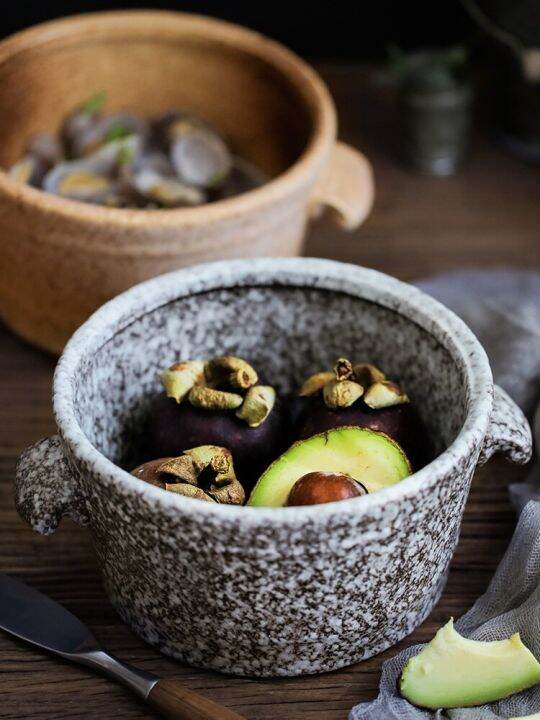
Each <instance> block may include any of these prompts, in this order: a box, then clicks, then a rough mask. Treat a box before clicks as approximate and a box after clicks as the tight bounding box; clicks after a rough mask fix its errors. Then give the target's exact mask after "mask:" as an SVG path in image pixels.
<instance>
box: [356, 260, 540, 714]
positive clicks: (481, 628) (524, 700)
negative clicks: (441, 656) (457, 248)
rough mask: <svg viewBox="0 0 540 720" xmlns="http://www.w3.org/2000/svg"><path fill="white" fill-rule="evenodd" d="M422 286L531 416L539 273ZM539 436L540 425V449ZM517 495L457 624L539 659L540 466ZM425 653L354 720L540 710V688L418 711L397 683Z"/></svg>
mask: <svg viewBox="0 0 540 720" xmlns="http://www.w3.org/2000/svg"><path fill="white" fill-rule="evenodd" d="M419 286H420V287H421V288H422V289H423V290H425V291H426V292H428V293H429V294H431V295H433V296H434V297H436V298H438V299H439V300H441V301H442V302H443V303H444V304H445V305H447V306H448V307H450V308H452V309H453V310H454V311H455V312H456V313H457V314H458V315H460V316H461V317H462V318H463V320H465V322H466V323H467V324H468V325H469V326H470V327H471V328H472V330H473V331H474V332H475V333H476V335H477V336H478V338H479V340H480V342H481V343H482V344H483V345H484V348H485V349H486V351H487V353H488V355H489V358H490V362H491V367H492V369H493V375H494V378H495V381H496V382H497V383H498V384H499V385H501V386H502V387H504V389H505V390H506V391H507V392H508V393H509V394H510V395H511V396H512V397H513V398H514V399H515V400H516V401H517V402H518V403H519V404H520V405H521V407H522V408H523V409H524V411H525V412H526V413H527V414H528V415H529V417H531V416H532V415H533V414H534V411H535V406H536V404H537V402H538V398H539V395H540V274H538V273H533V272H527V271H520V270H516V271H505V270H495V271H489V270H486V271H475V270H468V271H459V272H455V273H448V274H445V275H441V276H438V277H435V278H433V279H429V280H426V281H424V282H421V283H419ZM538 417H540V410H539V411H538ZM539 434H540V420H539V421H538V424H537V426H536V436H537V440H536V441H537V443H538V444H539V445H540V437H539ZM537 446H538V445H537ZM510 492H511V498H512V502H513V503H514V505H515V507H516V509H517V510H518V512H519V511H521V510H522V509H523V508H524V509H523V512H522V514H521V517H520V520H519V523H518V526H517V528H516V531H515V533H514V537H513V538H512V542H511V544H510V546H509V548H508V550H507V552H506V554H505V556H504V558H503V559H502V561H501V563H500V565H499V567H498V569H497V571H496V573H495V575H494V577H493V580H492V581H491V584H490V586H489V588H488V590H487V592H486V593H485V594H484V595H482V597H481V598H479V599H478V600H477V601H476V603H475V604H474V605H473V607H472V608H471V609H470V610H469V611H468V612H467V613H466V614H465V615H464V616H463V617H462V618H461V619H460V620H458V621H456V624H455V625H456V629H457V630H458V631H459V632H460V633H462V634H463V635H465V636H466V637H469V638H472V639H474V640H501V639H503V638H506V637H509V636H510V635H512V634H513V633H515V632H519V633H521V636H522V639H523V641H524V643H525V644H526V645H527V647H528V648H529V649H530V650H531V651H532V652H533V653H534V655H535V656H536V657H537V658H540V502H537V501H535V500H534V498H538V499H540V464H537V465H536V466H534V467H533V470H532V471H531V474H530V476H529V478H528V480H527V482H525V483H519V484H515V485H512V486H511V488H510ZM531 498H532V499H531ZM422 647H423V646H422V645H417V646H415V647H411V648H408V649H407V650H404V651H403V652H401V653H399V654H398V655H396V657H394V658H392V659H391V660H388V661H387V662H385V663H384V665H383V669H382V675H381V682H380V691H379V696H378V697H377V699H376V700H374V701H373V702H369V703H362V704H361V705H357V706H356V707H355V708H353V709H352V710H351V713H350V716H349V720H439V719H442V718H450V719H451V720H500V719H501V718H509V717H513V716H514V717H515V716H523V715H528V714H531V713H535V712H539V711H540V686H538V687H535V688H532V689H531V690H528V691H526V692H522V693H519V694H518V695H515V696H513V697H511V698H508V699H506V700H502V701H500V702H498V703H492V704H491V705H489V706H483V707H481V708H478V707H476V708H460V709H453V710H445V711H443V710H439V711H437V712H431V711H428V710H422V709H420V708H417V707H414V706H413V705H411V704H410V703H409V702H407V701H406V700H404V699H403V698H402V697H401V696H400V695H399V692H398V679H399V676H400V674H401V671H402V669H403V666H404V665H405V663H406V662H407V660H408V659H409V658H410V657H412V656H413V655H416V654H417V653H418V652H419V651H420V650H421V648H422Z"/></svg>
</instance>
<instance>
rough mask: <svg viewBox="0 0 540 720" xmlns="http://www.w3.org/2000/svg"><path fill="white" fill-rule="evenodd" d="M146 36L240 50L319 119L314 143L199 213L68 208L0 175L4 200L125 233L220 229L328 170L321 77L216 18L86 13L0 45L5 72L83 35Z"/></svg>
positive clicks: (281, 49) (329, 125)
mask: <svg viewBox="0 0 540 720" xmlns="http://www.w3.org/2000/svg"><path fill="white" fill-rule="evenodd" d="M141 30H142V31H143V32H144V33H146V34H147V35H149V36H150V35H156V33H157V38H159V37H163V38H166V37H167V35H168V36H169V37H179V36H180V35H181V34H182V33H190V34H191V35H192V36H197V35H198V36H199V37H200V38H201V39H209V40H215V41H219V43H222V44H224V45H226V46H229V47H231V46H232V47H234V48H241V49H242V50H244V51H245V52H247V53H248V54H251V55H253V56H254V57H256V58H257V59H258V60H260V61H262V62H264V63H266V64H268V65H269V66H271V67H273V68H274V69H276V70H277V71H278V72H279V73H281V74H282V75H284V76H286V77H288V78H289V80H290V81H291V82H292V83H293V85H294V86H295V87H296V88H297V90H298V91H299V97H300V98H301V99H302V100H303V101H304V102H305V104H306V106H307V107H308V108H309V111H310V113H311V115H312V117H313V129H312V131H311V136H310V138H309V140H308V142H307V144H306V147H305V148H304V150H303V152H302V154H301V155H300V157H299V158H297V160H296V161H295V162H294V163H293V164H292V165H290V166H289V167H288V168H287V169H286V170H285V171H284V172H283V173H281V174H280V175H278V176H277V177H275V178H273V179H272V180H270V181H269V182H267V183H266V184H265V185H263V186H261V187H260V188H257V189H255V190H251V191H248V192H246V193H242V194H240V195H238V196H236V197H233V198H227V199H224V200H218V201H216V202H213V203H207V204H205V205H201V206H198V207H194V208H176V209H170V210H167V209H155V210H144V209H134V208H133V209H130V208H108V207H104V206H101V205H92V204H90V203H85V202H80V201H78V200H70V199H67V198H61V197H59V196H56V195H53V194H52V193H48V192H45V191H44V190H41V189H38V188H33V187H31V186H29V185H24V184H23V183H20V182H18V181H16V180H14V179H13V178H11V177H10V176H9V175H8V174H7V172H6V171H5V170H4V169H2V168H0V194H2V195H4V196H5V197H7V198H8V199H10V200H11V201H13V202H14V203H17V204H21V203H24V204H27V205H31V206H32V207H33V208H34V209H36V210H40V211H42V212H44V213H47V215H49V216H50V215H55V216H57V217H62V218H64V219H66V220H72V221H73V220H76V221H85V222H87V223H90V224H97V225H105V224H109V225H110V224H112V225H117V226H122V227H126V226H127V227H129V226H132V227H136V228H145V227H155V226H161V227H170V226H178V224H179V223H181V224H182V225H184V226H186V225H198V224H201V225H202V224H206V223H215V222H218V221H226V220H230V219H233V218H234V217H237V216H239V215H241V214H244V213H246V212H253V211H255V210H260V209H264V208H265V207H266V206H268V205H270V204H272V203H275V202H279V201H280V200H281V199H283V198H284V197H288V196H291V195H294V194H295V193H296V191H297V190H300V189H301V188H302V187H303V186H305V185H306V184H307V183H308V182H309V181H310V179H313V182H314V181H315V179H316V177H317V174H318V172H320V171H321V170H322V169H323V167H324V162H325V160H327V159H328V157H329V154H330V151H331V148H332V146H333V144H334V142H335V138H336V125H337V121H336V111H335V107H334V103H333V100H332V98H331V96H330V93H329V91H328V88H327V87H326V85H325V83H324V82H323V80H322V79H321V78H320V76H319V75H318V74H317V73H316V71H315V70H314V69H313V68H312V67H310V66H309V65H308V64H307V63H306V62H304V61H303V60H302V59H301V58H300V57H298V56H297V55H296V54H295V53H293V52H292V51H291V50H289V49H287V48H286V47H285V46H283V45H281V44H280V43H278V42H276V41H274V40H270V39H269V38H267V37H265V36H264V35H261V34H260V33H258V32H256V31H254V30H250V29H248V28H244V27H242V26H239V25H235V24H233V23H229V22H226V21H224V20H219V19H217V18H211V17H206V16H202V15H196V14H192V13H182V12H176V11H168V10H113V11H105V12H96V13H84V14H80V15H73V16H70V17H65V18H60V19H57V20H51V21H48V22H44V23H40V24H38V25H35V26H33V27H31V28H28V29H26V30H22V31H20V32H18V33H15V34H13V35H11V36H10V37H8V38H6V39H5V40H3V41H1V42H0V64H2V63H4V62H7V61H9V60H11V59H12V58H13V57H15V56H16V55H20V54H23V53H24V52H26V51H28V50H32V49H35V48H36V47H41V48H43V47H44V46H47V45H48V44H51V45H52V44H54V43H57V42H58V41H61V40H69V41H71V42H72V41H73V40H74V39H75V38H76V37H77V35H78V34H80V35H81V36H82V35H85V34H86V35H87V37H88V34H89V33H91V34H95V35H96V37H100V38H103V33H104V32H107V33H108V34H109V35H110V36H126V37H129V36H132V37H137V35H138V34H140V32H141Z"/></svg>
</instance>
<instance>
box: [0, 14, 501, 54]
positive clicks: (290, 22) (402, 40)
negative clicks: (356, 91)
mask: <svg viewBox="0 0 540 720" xmlns="http://www.w3.org/2000/svg"><path fill="white" fill-rule="evenodd" d="M489 4H490V5H497V4H500V0H497V2H493V0H491V1H490V2H489ZM513 5H515V3H514V4H513ZM150 7H151V8H166V9H170V10H181V11H184V12H197V13H202V14H206V15H214V16H216V17H220V18H224V19H227V20H230V21H232V22H236V23H240V24H242V25H248V26H249V27H252V28H255V29H257V30H259V31H260V32H262V33H264V34H267V35H270V36H271V37H273V38H275V39H277V40H280V41H281V42H283V43H285V44H287V45H289V46H290V47H292V48H293V49H294V50H296V51H297V52H299V53H301V54H303V55H306V56H308V57H312V58H313V57H314V58H343V59H344V60H354V59H357V58H376V57H381V55H382V53H383V51H384V46H385V44H386V43H388V42H393V43H399V44H403V46H404V47H407V48H409V47H410V48H413V47H416V46H418V45H424V44H426V43H429V44H447V43H453V42H456V41H459V40H461V39H462V38H463V37H464V36H465V35H466V34H468V33H471V32H472V31H473V30H474V26H473V24H472V23H471V21H470V19H469V17H468V16H467V13H466V12H465V11H464V10H463V8H462V7H461V5H460V4H459V3H458V2H456V1H455V0H441V1H440V2H434V3H422V2H416V3H415V2H413V3H397V2H391V0H384V1H383V2H365V3H358V4H357V5H356V6H355V5H354V4H353V5H351V4H350V3H346V2H321V1H318V2H317V0H314V1H312V2H304V1H303V0H302V1H299V0H296V2H268V0H266V1H265V2H248V1H247V0H240V1H239V0H236V1H235V2H219V1H218V0H216V1H212V0H199V1H197V0H192V2H182V1H179V2H165V1H163V0H162V1H161V2H152V0H146V2H144V1H143V2H141V1H139V2H137V0H131V1H129V0H126V1H124V2H105V1H102V2H100V1H98V0H93V1H92V0H87V1H85V2H83V1H81V0H79V2H47V3H36V2H31V1H30V0H26V1H25V2H18V3H16V5H15V6H13V7H11V8H10V11H9V14H8V15H7V16H4V17H3V20H2V30H1V32H2V34H3V35H9V34H10V33H12V32H14V31H15V30H20V29H21V28H24V27H27V26H29V25H33V24H34V23H37V22H41V21H44V20H50V19H52V18H55V17H60V16H62V15H70V14H73V13H78V12H90V11H95V10H110V9H113V8H150Z"/></svg>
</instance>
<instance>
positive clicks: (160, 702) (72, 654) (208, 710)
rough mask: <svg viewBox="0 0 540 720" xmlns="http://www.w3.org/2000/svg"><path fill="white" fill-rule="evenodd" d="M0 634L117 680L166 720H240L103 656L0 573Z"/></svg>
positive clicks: (91, 640) (77, 627) (66, 617)
mask: <svg viewBox="0 0 540 720" xmlns="http://www.w3.org/2000/svg"><path fill="white" fill-rule="evenodd" d="M0 629H2V630H5V631H6V632H8V633H10V634H11V635H14V636H15V637H17V638H19V639H20V640H24V641H26V642H28V643H31V644H32V645H35V646H37V647H39V648H42V649H43V650H47V651H49V652H52V653H55V654H56V655H60V656H61V657H63V658H65V659H67V660H72V661H73V662H76V663H79V664H81V665H85V666H87V667H91V668H94V669H96V670H100V671H101V672H103V673H105V674H106V675H108V676H109V677H111V678H113V679H114V680H118V681H119V682H121V683H123V684H124V685H125V686H126V687H128V688H129V689H130V690H132V691H133V692H134V693H135V694H136V695H138V696H139V697H140V698H141V699H143V700H145V701H146V702H148V703H149V704H150V705H151V706H152V707H153V708H154V709H155V710H157V711H158V712H159V713H160V714H161V715H162V716H163V717H166V718H169V719H170V720H245V718H243V717H241V716H240V715H237V713H235V712H233V711H232V710H228V709H227V708H225V707H223V706H222V705H217V704H216V703H214V702H212V701H211V700H208V699H207V698H205V697H203V696H202V695H199V694H198V693H194V692H192V691H191V690H186V689H185V688H183V687H182V686H181V685H180V684H179V683H178V682H177V681H176V680H174V678H160V677H159V676H158V675H154V674H153V673H149V672H146V671H144V670H141V669H140V668H136V667H134V666H133V665H128V664H127V663H124V662H122V661H121V660H119V659H118V658H116V657H114V655H111V654H109V653H107V652H105V651H104V650H103V648H102V647H101V646H100V644H99V643H98V641H97V640H96V638H95V637H94V635H93V634H92V633H91V631H90V630H89V629H88V628H87V627H86V625H84V623H82V622H81V621H80V620H79V619H78V618H77V617H75V615H73V614H72V613H70V612H69V610H66V608H65V607H63V605H60V603H57V602H56V601H55V600H53V599H52V598H50V597H47V595H44V594H43V593H41V592H39V591H38V590H34V589H33V588H31V587H30V586H29V585H26V583H23V582H21V581H20V580H17V579H16V578H14V577H12V576H11V575H4V574H3V573H0Z"/></svg>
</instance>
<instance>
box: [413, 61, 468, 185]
mask: <svg viewBox="0 0 540 720" xmlns="http://www.w3.org/2000/svg"><path fill="white" fill-rule="evenodd" d="M465 66H466V56H465V52H464V51H463V50H462V49H461V48H455V49H451V50H448V51H439V50H437V51H424V52H418V53H414V54H412V55H409V56H408V57H407V58H406V65H405V67H404V68H403V70H402V71H401V73H400V82H399V112H400V146H401V156H402V158H403V160H404V161H405V162H406V163H407V165H409V166H410V167H412V168H413V169H415V170H416V171H417V172H420V173H424V174H427V175H438V176H445V175H452V174H453V173H455V172H456V171H457V170H458V169H459V168H460V166H461V165H462V163H463V161H464V159H465V156H466V153H467V150H468V146H469V137H470V129H471V117H472V101H473V90H472V87H471V84H470V83H469V81H468V79H467V76H466V69H465Z"/></svg>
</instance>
